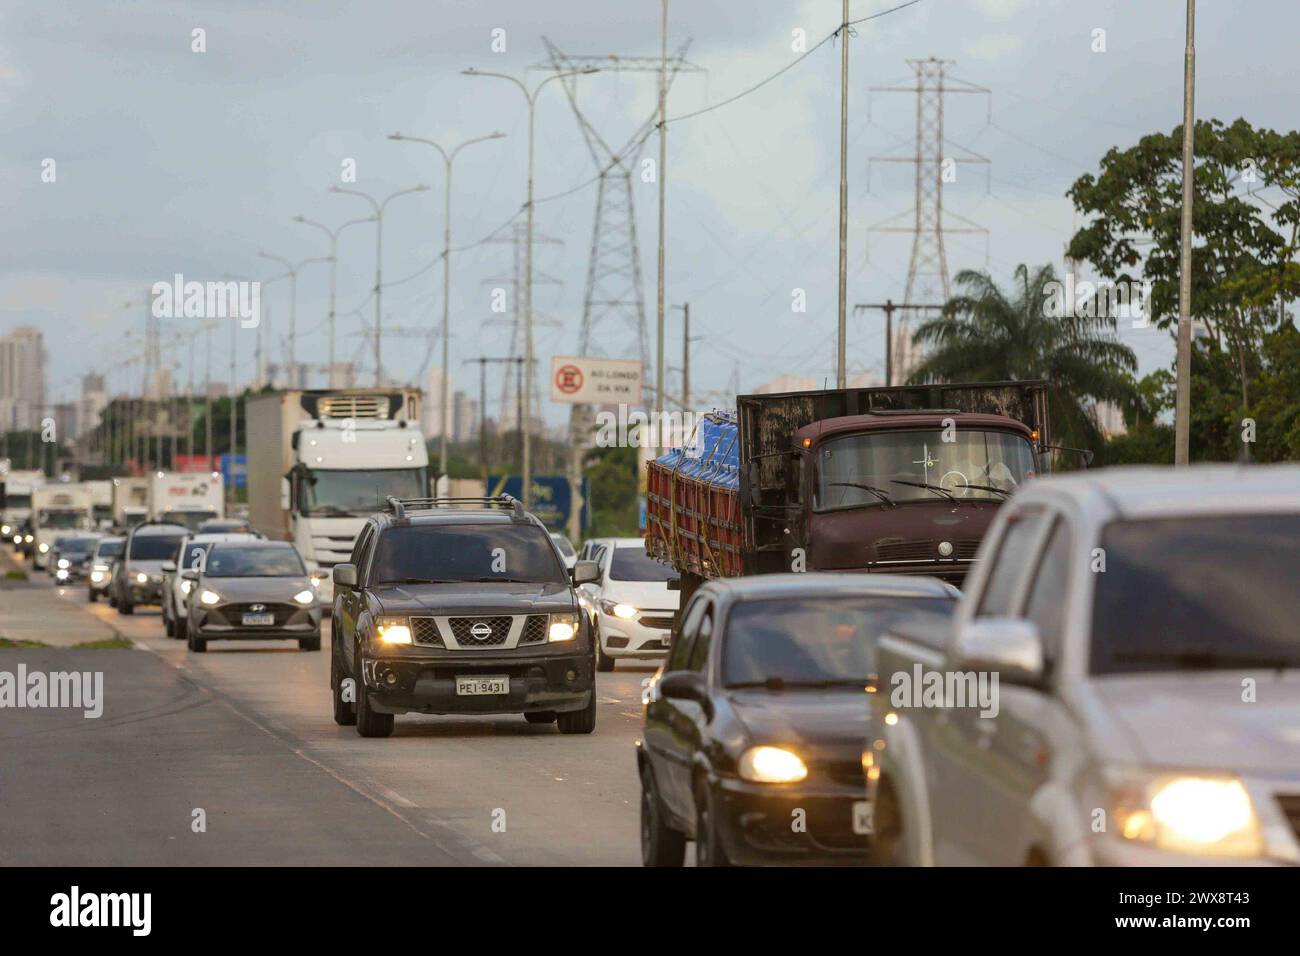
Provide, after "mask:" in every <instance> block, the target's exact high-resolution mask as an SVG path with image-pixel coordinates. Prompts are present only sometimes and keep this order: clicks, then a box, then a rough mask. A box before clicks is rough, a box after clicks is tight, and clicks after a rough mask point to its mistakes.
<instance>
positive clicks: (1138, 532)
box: [1090, 514, 1300, 674]
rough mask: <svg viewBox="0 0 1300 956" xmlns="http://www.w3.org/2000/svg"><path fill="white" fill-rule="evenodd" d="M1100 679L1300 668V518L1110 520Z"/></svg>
mask: <svg viewBox="0 0 1300 956" xmlns="http://www.w3.org/2000/svg"><path fill="white" fill-rule="evenodd" d="M1101 547H1102V551H1103V553H1104V554H1105V555H1106V573H1105V574H1096V575H1092V578H1093V580H1095V582H1096V585H1095V587H1096V590H1095V593H1094V595H1093V603H1092V649H1091V655H1090V668H1091V671H1092V673H1094V674H1120V673H1131V672H1134V671H1184V670H1240V669H1243V668H1267V669H1282V668H1289V667H1300V628H1297V627H1296V621H1300V515H1296V514H1260V515H1221V516H1219V515H1216V516H1212V517H1189V516H1179V517H1177V518H1160V519H1151V520H1129V521H1113V522H1111V523H1110V524H1108V525H1107V526H1106V528H1105V530H1104V531H1103V532H1102V536H1101Z"/></svg>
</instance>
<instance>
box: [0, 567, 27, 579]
mask: <svg viewBox="0 0 1300 956" xmlns="http://www.w3.org/2000/svg"><path fill="white" fill-rule="evenodd" d="M5 580H6V581H26V580H27V572H26V571H23V570H21V569H20V568H12V569H10V570H8V571H6V572H5Z"/></svg>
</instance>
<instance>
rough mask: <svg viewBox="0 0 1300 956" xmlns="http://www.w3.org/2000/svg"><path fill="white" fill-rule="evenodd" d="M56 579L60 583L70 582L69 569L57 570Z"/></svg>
mask: <svg viewBox="0 0 1300 956" xmlns="http://www.w3.org/2000/svg"><path fill="white" fill-rule="evenodd" d="M54 577H55V578H56V579H57V580H59V581H66V580H68V569H67V568H59V570H57V571H55V572H54Z"/></svg>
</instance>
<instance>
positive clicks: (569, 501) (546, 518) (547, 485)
mask: <svg viewBox="0 0 1300 956" xmlns="http://www.w3.org/2000/svg"><path fill="white" fill-rule="evenodd" d="M589 485H590V482H589V481H588V480H587V479H586V478H584V479H582V510H581V512H579V515H578V521H579V526H580V527H582V528H586V527H587V516H588V514H587V513H588V508H587V502H588V500H589V498H590V495H589ZM570 491H571V489H570V487H569V478H568V476H567V475H533V500H532V507H531V509H530V510H531V511H532V513H533V514H535V515H537V517H538V518H540V519H541V521H542V524H544V525H546V527H547V530H550V531H559V532H564V531H565V529H566V528H567V527H568V526H569V515H570V514H571V513H572V512H573V495H572V494H570ZM487 494H488V497H492V498H495V497H496V496H497V495H510V496H511V497H514V498H518V499H519V500H520V501H523V498H524V484H523V480H522V479H521V478H520V477H519V475H488V478H487Z"/></svg>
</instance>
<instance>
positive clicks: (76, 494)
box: [32, 482, 94, 568]
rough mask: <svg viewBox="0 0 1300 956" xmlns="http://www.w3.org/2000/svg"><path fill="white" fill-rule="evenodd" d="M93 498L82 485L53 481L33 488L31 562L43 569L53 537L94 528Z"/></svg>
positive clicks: (88, 490)
mask: <svg viewBox="0 0 1300 956" xmlns="http://www.w3.org/2000/svg"><path fill="white" fill-rule="evenodd" d="M93 511H94V501H93V500H92V498H91V494H90V489H89V488H87V487H86V486H85V485H83V484H73V483H70V482H54V483H52V484H47V485H40V486H39V487H37V488H36V489H34V490H33V491H32V526H33V528H34V531H33V532H32V534H33V536H34V538H35V540H34V541H33V542H32V564H33V565H34V566H35V567H38V568H43V567H45V564H46V562H47V561H48V559H49V554H50V548H52V547H53V546H54V539H55V538H57V537H58V536H59V535H61V534H67V533H68V532H69V531H89V530H91V529H92V528H93V527H94V523H93V518H92V514H93Z"/></svg>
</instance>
